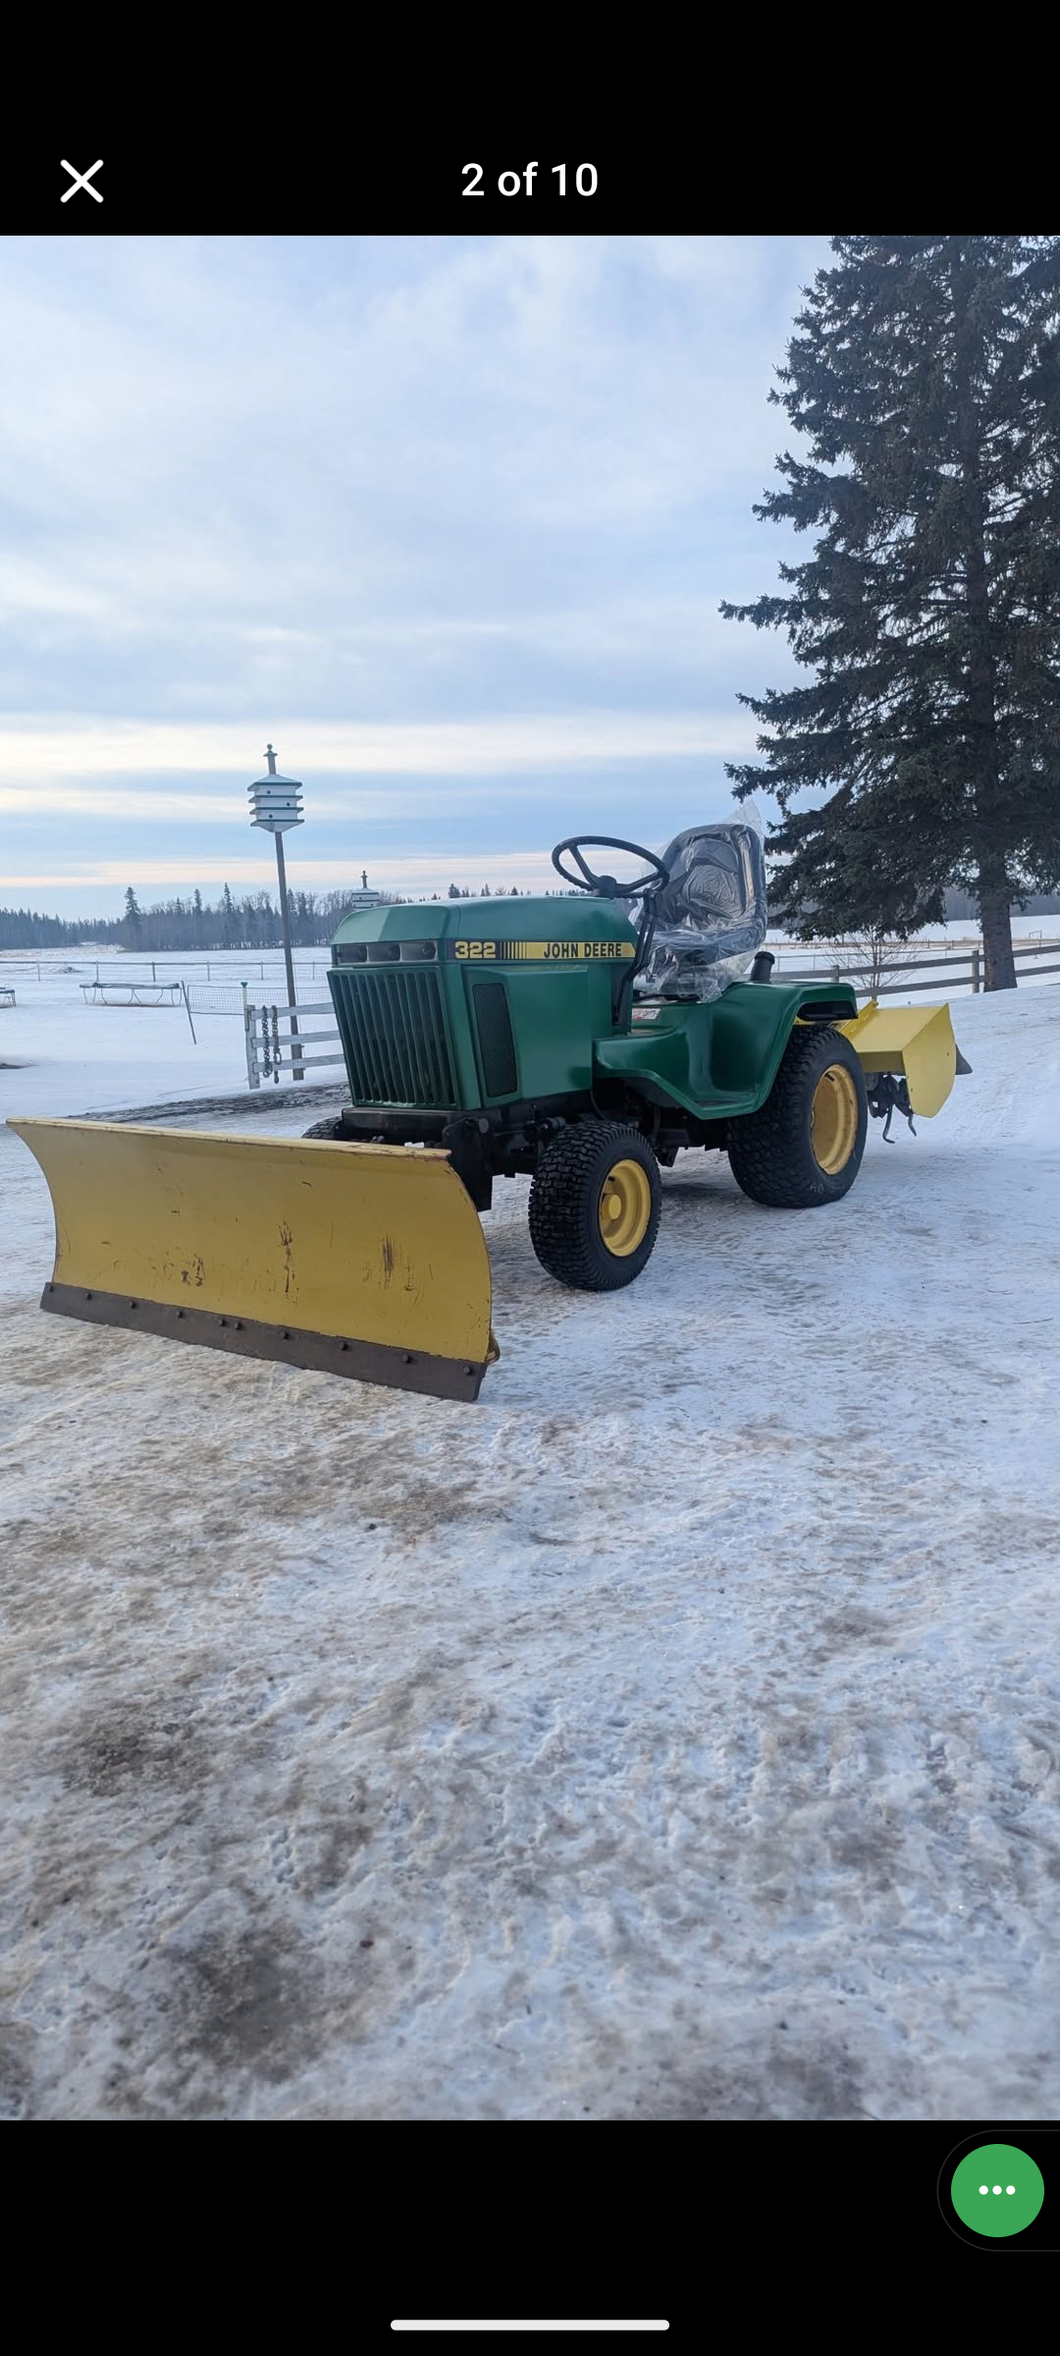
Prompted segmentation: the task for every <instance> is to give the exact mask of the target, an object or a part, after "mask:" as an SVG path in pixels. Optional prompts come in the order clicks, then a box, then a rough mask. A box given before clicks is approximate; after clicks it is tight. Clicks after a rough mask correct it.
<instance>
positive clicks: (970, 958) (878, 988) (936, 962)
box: [777, 941, 1060, 998]
mask: <svg viewBox="0 0 1060 2356" xmlns="http://www.w3.org/2000/svg"><path fill="white" fill-rule="evenodd" d="M1053 949H1057V950H1060V941H1042V942H1034V943H1033V944H1028V945H1025V946H1024V947H1022V948H1019V949H1016V948H1014V949H1013V951H1012V955H1013V957H1014V958H1021V957H1047V956H1048V955H1049V953H1050V951H1051V950H1053ZM983 962H984V953H983V948H982V944H981V943H979V944H978V945H977V946H976V947H975V948H974V949H969V950H965V951H964V952H962V953H960V954H958V955H957V956H946V957H916V956H912V957H910V958H908V959H907V960H906V961H904V962H903V960H902V957H901V954H900V952H899V951H897V950H895V951H892V952H890V953H888V952H887V951H885V952H884V953H883V956H882V957H881V959H880V960H879V962H876V961H874V960H873V959H872V958H871V957H867V958H864V959H863V960H862V961H861V962H860V963H859V961H858V960H857V958H855V957H849V958H848V957H846V956H843V957H838V958H837V957H833V958H830V959H828V960H827V962H826V963H825V964H823V965H817V964H814V965H786V966H783V967H782V968H781V969H780V971H779V972H778V975H777V979H778V981H783V982H820V981H830V982H856V981H857V980H858V978H859V976H860V977H861V978H862V979H864V978H865V977H866V976H867V977H868V979H869V981H871V982H872V990H873V996H874V997H876V998H897V997H909V996H911V995H912V993H913V992H914V991H916V990H934V989H935V988H936V984H935V983H934V982H933V981H928V982H912V981H910V980H909V979H908V976H909V975H910V974H911V973H914V972H915V973H918V974H919V973H934V972H938V971H940V970H941V968H942V967H943V966H964V967H966V968H967V969H968V975H969V979H970V981H971V985H972V993H973V996H974V994H975V993H976V992H977V991H979V990H981V989H982V986H983V984H982V971H983ZM1034 971H1035V973H1038V974H1051V973H1060V964H1057V965H1036V966H1035V968H1034ZM888 973H891V974H897V973H901V974H902V975H903V977H904V978H903V979H902V980H900V981H891V982H888V981H885V980H883V979H877V980H873V976H874V975H879V976H882V975H884V974H888Z"/></svg>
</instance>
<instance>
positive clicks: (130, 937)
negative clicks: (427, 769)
mask: <svg viewBox="0 0 1060 2356" xmlns="http://www.w3.org/2000/svg"><path fill="white" fill-rule="evenodd" d="M520 896H521V895H520V890H519V886H518V884H513V885H512V886H511V889H510V892H506V891H503V890H502V891H501V892H491V890H490V887H489V885H488V884H483V886H482V888H481V891H474V890H473V889H472V887H471V886H470V885H469V884H456V883H451V884H450V885H449V886H448V888H447V890H446V891H444V892H432V893H431V899H432V900H439V899H442V900H445V899H448V900H472V899H483V900H489V899H505V898H511V899H518V898H520ZM546 896H547V897H549V898H552V897H554V898H556V899H562V898H564V897H568V896H569V895H566V894H563V893H559V892H557V893H555V894H548V895H546ZM288 901H289V905H290V910H291V933H292V938H293V941H294V944H295V947H296V948H299V949H322V948H326V947H327V945H328V943H329V942H330V941H331V939H332V938H333V935H334V934H335V933H336V931H337V930H338V927H339V925H340V924H341V922H342V919H343V917H344V916H345V915H347V914H348V912H349V910H350V908H351V907H353V906H355V905H356V901H355V899H354V897H353V894H352V891H347V892H289V893H288ZM398 904H400V903H398ZM1024 906H1025V908H1026V911H1027V913H1028V914H1030V915H1033V916H1039V915H1041V916H1055V915H1058V914H1060V894H1057V893H1055V892H1054V893H1052V894H1039V895H1037V896H1035V897H1033V898H1029V899H1028V900H1026V901H1025V903H1024ZM944 914H945V917H946V921H947V922H948V923H953V922H959V921H960V920H962V919H966V918H969V917H973V918H974V917H976V916H977V915H978V910H977V907H976V902H975V899H974V896H973V895H972V894H971V893H969V892H961V891H958V890H951V891H947V892H946V894H945V896H944ZM118 943H120V945H121V946H122V948H125V949H132V950H139V951H140V952H141V954H146V955H148V956H150V955H151V954H152V953H156V952H162V951H165V950H185V951H191V950H204V951H208V950H215V951H216V950H220V949H254V950H257V951H261V950H263V949H280V948H281V947H282V945H283V937H282V934H281V931H280V911H279V908H278V907H277V906H275V905H274V903H273V901H272V899H271V897H270V894H269V893H268V892H253V893H248V894H246V896H245V897H244V898H243V899H241V900H237V899H235V898H234V897H233V894H232V893H231V892H230V890H229V888H228V885H227V884H226V885H225V887H224V890H223V892H222V894H221V897H220V899H219V900H218V902H217V904H216V906H212V905H211V904H210V902H209V901H206V900H204V899H203V897H202V894H201V892H198V891H196V892H194V893H193V894H192V897H191V899H190V900H165V901H157V902H155V903H154V905H153V906H152V907H150V908H141V906H140V904H139V901H138V900H137V897H136V893H135V891H134V890H133V888H132V885H130V886H129V888H128V890H127V892H126V894H125V913H124V915H123V916H122V917H121V918H120V919H116V918H115V917H113V916H77V917H63V916H41V915H40V914H38V913H37V911H36V910H34V909H29V908H0V949H81V948H88V947H89V946H90V945H94V946H95V947H97V948H110V947H113V946H114V945H115V944H118Z"/></svg>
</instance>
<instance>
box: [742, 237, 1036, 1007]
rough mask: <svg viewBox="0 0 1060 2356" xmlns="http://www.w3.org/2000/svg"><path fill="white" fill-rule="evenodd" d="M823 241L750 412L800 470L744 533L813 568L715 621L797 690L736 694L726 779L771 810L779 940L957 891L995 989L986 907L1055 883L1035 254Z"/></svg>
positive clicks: (926, 240)
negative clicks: (755, 754) (775, 408)
mask: <svg viewBox="0 0 1060 2356" xmlns="http://www.w3.org/2000/svg"><path fill="white" fill-rule="evenodd" d="M831 242H832V250H833V253H834V255H835V256H836V261H835V265H834V267H832V268H829V269H824V270H820V271H818V273H817V276H816V278H815V280H814V283H813V286H812V288H810V289H809V290H808V291H807V296H806V302H807V308H806V309H805V310H804V311H802V312H801V313H800V314H799V316H798V318H797V320H796V323H795V325H796V332H795V334H794V336H793V338H792V341H791V343H790V344H789V346H788V355H787V366H786V367H784V368H781V369H780V370H778V378H779V383H780V386H781V388H782V389H781V390H780V391H779V392H777V391H774V392H772V393H771V394H770V399H771V400H772V401H774V402H777V403H779V404H780V405H781V406H782V407H783V408H784V409H786V411H787V414H788V417H789V418H790V420H791V423H792V425H793V426H795V427H796V428H797V429H798V431H799V432H800V433H802V434H804V435H805V436H806V437H807V439H808V441H809V445H810V453H811V455H810V457H809V458H797V457H793V456H791V455H790V454H785V455H784V456H782V457H780V458H778V461H777V467H778V472H779V473H780V475H781V476H782V477H783V478H784V486H785V487H784V488H783V489H781V490H778V491H771V492H767V493H766V494H765V497H764V499H763V501H762V503H761V505H760V506H758V507H756V508H755V511H754V512H755V513H756V514H757V515H760V516H763V517H767V518H769V519H770V520H771V521H775V522H788V523H791V524H793V525H794V527H795V529H796V531H815V532H816V533H817V535H818V537H817V538H816V541H815V545H814V551H813V554H812V556H810V557H809V558H807V559H806V560H805V561H804V562H803V563H801V564H786V563H782V564H781V565H780V568H779V569H780V575H781V579H782V580H783V581H784V582H785V583H787V584H789V589H790V593H789V594H788V595H786V596H765V597H760V598H758V599H757V600H756V601H755V602H754V603H753V604H750V605H745V606H736V605H731V604H728V603H726V604H723V606H722V609H721V610H722V612H723V614H725V615H727V616H728V617H730V618H732V617H735V618H737V619H739V620H749V621H752V622H754V624H755V625H756V627H757V628H759V629H761V628H783V629H784V630H786V632H787V635H788V638H789V641H790V643H791V646H792V648H793V651H794V653H795V655H796V658H797V660H798V661H799V663H800V664H802V665H805V666H806V667H807V668H809V669H810V670H811V671H812V672H813V673H814V674H815V676H814V680H813V683H812V684H811V685H800V686H796V687H791V688H788V689H777V690H769V691H767V693H766V694H764V695H762V696H757V697H756V696H750V695H744V696H741V697H740V699H739V700H740V701H741V703H744V704H746V705H747V706H748V707H749V709H750V710H751V711H752V712H754V714H755V716H756V718H757V719H758V720H759V721H760V723H761V724H762V729H761V734H760V735H759V737H758V740H757V742H758V750H759V752H760V753H761V754H763V755H764V756H765V757H764V760H763V761H762V762H745V763H742V764H732V763H730V764H727V767H728V774H729V776H730V777H731V778H732V779H733V781H734V790H735V792H736V795H737V797H738V798H741V799H742V798H743V797H744V796H746V795H747V794H749V793H752V792H755V791H759V790H761V789H762V788H765V789H766V790H767V791H770V792H772V793H774V794H775V795H776V798H777V801H778V803H779V805H780V809H781V813H782V817H781V822H780V824H779V826H777V827H775V828H773V829H772V830H771V835H770V848H771V850H773V851H775V852H779V853H781V854H782V855H783V861H784V864H783V865H782V867H781V869H780V873H779V879H778V882H779V890H778V893H777V895H776V897H775V899H774V909H775V913H776V915H777V917H778V919H779V921H780V922H782V923H785V924H787V925H788V926H789V928H790V929H791V930H793V931H796V932H798V933H799V934H800V935H801V937H802V938H803V939H804V940H809V939H812V938H813V937H814V936H815V935H817V936H827V935H828V934H832V933H835V932H836V931H843V932H849V931H852V930H857V929H864V928H865V927H866V926H868V925H870V924H876V925H882V926H884V927H885V928H886V929H888V930H890V931H891V932H893V933H897V934H899V935H901V936H902V937H905V936H907V935H908V933H909V932H911V931H915V930H916V929H917V928H918V927H919V926H921V925H923V924H926V923H930V922H936V921H939V920H941V917H942V914H943V898H944V894H945V891H946V889H947V887H949V886H957V887H960V888H964V889H965V890H970V891H971V892H972V893H973V894H974V896H975V900H976V903H977V906H978V910H979V917H980V922H981V925H982V930H983V944H984V949H985V955H986V987H987V989H995V990H996V989H1009V988H1012V987H1013V986H1014V984H1015V978H1016V977H1015V967H1014V964H1013V959H1012V932H1011V922H1010V909H1011V904H1012V901H1013V900H1014V899H1015V900H1017V901H1019V902H1020V903H1021V904H1022V903H1023V901H1024V900H1025V898H1026V896H1027V894H1028V893H1029V892H1031V891H1033V890H1035V889H1038V890H1049V889H1050V888H1051V887H1052V886H1054V885H1056V883H1057V882H1058V881H1060V238H1058V237H835V238H833V239H832V241H831ZM807 790H811V791H815V792H817V793H818V794H819V793H820V792H821V791H826V792H827V793H828V798H827V800H825V801H824V803H823V804H821V803H819V804H817V805H816V806H815V807H813V808H802V807H800V808H796V807H794V806H793V805H794V803H795V801H796V798H797V797H801V796H802V795H804V794H805V793H806V792H807Z"/></svg>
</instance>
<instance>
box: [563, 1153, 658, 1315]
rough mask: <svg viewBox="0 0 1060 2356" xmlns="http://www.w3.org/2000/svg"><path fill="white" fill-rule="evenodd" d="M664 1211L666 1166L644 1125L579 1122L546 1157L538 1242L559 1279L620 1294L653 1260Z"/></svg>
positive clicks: (585, 1289) (581, 1287)
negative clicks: (660, 1162)
mask: <svg viewBox="0 0 1060 2356" xmlns="http://www.w3.org/2000/svg"><path fill="white" fill-rule="evenodd" d="M661 1209H662V1183H661V1180H660V1177H659V1165H658V1162H657V1161H656V1159H655V1155H654V1154H653V1152H652V1150H651V1147H650V1145H649V1144H648V1143H647V1141H646V1139H645V1138H643V1137H642V1136H641V1135H640V1132H639V1130H637V1129H629V1128H627V1127H626V1126H625V1124H624V1123H623V1122H621V1121H600V1120H592V1121H576V1122H574V1123H573V1124H572V1126H571V1127H569V1128H567V1129H561V1130H560V1132H559V1135H558V1137H554V1138H553V1140H552V1143H551V1145H549V1146H547V1147H546V1149H545V1152H544V1153H543V1155H542V1157H541V1160H540V1162H539V1163H538V1166H537V1171H536V1173H535V1177H534V1182H533V1185H532V1186H531V1188H530V1241H531V1243H532V1244H533V1247H534V1250H535V1252H536V1253H537V1256H538V1259H539V1260H540V1262H541V1266H542V1268H544V1269H546V1270H547V1272H548V1274H549V1275H550V1276H554V1277H555V1278H556V1281H557V1283H558V1284H568V1285H571V1286H572V1287H573V1288H574V1290H575V1291H577V1292H589V1293H606V1292H617V1291H618V1290H619V1288H620V1287H621V1286H623V1285H627V1284H632V1283H633V1281H634V1278H635V1277H637V1276H639V1275H640V1272H641V1269H642V1268H644V1267H645V1266H646V1264H647V1262H648V1261H649V1260H650V1258H651V1255H652V1251H653V1249H654V1246H655V1238H656V1235H657V1234H658V1232H659V1214H660V1211H661Z"/></svg>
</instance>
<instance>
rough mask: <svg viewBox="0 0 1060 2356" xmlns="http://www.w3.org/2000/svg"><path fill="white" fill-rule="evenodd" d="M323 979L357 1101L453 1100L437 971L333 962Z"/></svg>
mask: <svg viewBox="0 0 1060 2356" xmlns="http://www.w3.org/2000/svg"><path fill="white" fill-rule="evenodd" d="M328 980H329V982H330V984H331V994H332V997H333V999H334V1001H335V1012H336V1014H337V1016H338V1021H339V1030H340V1031H341V1033H342V1044H343V1048H344V1051H345V1055H346V1065H347V1070H348V1073H349V1080H350V1090H351V1094H352V1097H353V1101H354V1103H355V1104H416V1105H424V1106H427V1105H432V1106H433V1105H438V1106H443V1107H444V1106H448V1105H453V1104H455V1103H456V1091H455V1089H454V1087H453V1072H452V1064H451V1061H450V1056H449V1043H448V1040H447V1038H446V1031H445V1016H444V1013H443V1010H442V993H441V990H440V987H439V983H438V975H437V973H436V972H432V971H431V970H430V968H429V967H423V968H417V967H416V966H414V965H398V966H393V965H391V966H385V965H384V966H375V967H374V968H373V967H371V966H363V965H362V966H353V967H349V966H348V967H344V968H342V969H341V970H340V969H338V968H336V967H334V966H333V967H332V969H331V972H330V973H329V975H328Z"/></svg>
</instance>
